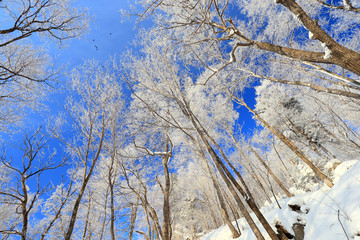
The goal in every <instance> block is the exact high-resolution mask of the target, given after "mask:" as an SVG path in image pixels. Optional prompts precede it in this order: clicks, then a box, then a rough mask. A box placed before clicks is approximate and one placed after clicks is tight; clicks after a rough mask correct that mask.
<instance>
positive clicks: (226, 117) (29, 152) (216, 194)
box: [0, 0, 360, 240]
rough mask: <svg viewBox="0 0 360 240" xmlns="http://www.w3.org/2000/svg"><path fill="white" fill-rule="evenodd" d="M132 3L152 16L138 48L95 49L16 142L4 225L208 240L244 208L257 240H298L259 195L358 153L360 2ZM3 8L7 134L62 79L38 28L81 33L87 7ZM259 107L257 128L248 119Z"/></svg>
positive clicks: (102, 235)
mask: <svg viewBox="0 0 360 240" xmlns="http://www.w3.org/2000/svg"><path fill="white" fill-rule="evenodd" d="M132 9H134V10H133V11H134V12H130V13H128V14H131V15H132V14H134V15H136V16H137V19H136V20H139V21H142V20H144V19H149V20H151V21H153V24H152V26H151V27H149V28H148V29H146V31H140V32H139V35H138V37H137V44H138V45H137V48H136V50H137V51H138V52H136V51H135V50H134V51H133V52H131V51H129V52H127V53H124V55H123V56H122V57H121V58H118V59H116V58H114V59H110V60H109V61H108V62H106V63H99V62H97V61H95V60H87V61H85V63H84V64H83V65H82V66H79V67H77V68H75V69H74V70H73V71H72V72H71V73H70V74H67V86H66V89H67V91H66V99H67V100H66V102H65V104H64V107H63V110H62V111H61V112H60V113H59V115H58V116H49V119H51V120H49V121H48V123H46V127H43V128H40V129H38V130H36V131H35V132H33V133H30V132H29V130H28V129H27V131H25V132H27V134H26V135H25V136H24V138H23V139H24V140H23V142H22V143H20V144H19V145H17V146H14V145H10V144H6V145H4V147H3V151H2V155H1V162H0V179H1V185H0V216H1V218H0V235H1V236H2V238H3V239H16V238H21V239H53V238H59V239H112V240H114V239H146V240H171V239H191V240H192V239H194V240H195V239H199V237H200V236H201V235H202V234H204V233H205V232H207V231H209V230H211V229H215V228H218V227H220V226H221V225H226V226H228V227H229V229H230V231H231V233H232V236H233V237H234V238H237V237H239V236H241V234H242V231H243V229H242V228H241V226H239V225H238V224H237V223H234V222H233V221H234V220H236V219H239V218H241V217H243V218H244V219H245V221H246V223H247V224H248V226H249V228H250V229H251V230H252V232H253V233H254V236H255V237H256V239H274V240H275V239H285V238H284V236H283V233H282V232H279V231H281V229H282V228H276V227H275V226H274V225H273V224H274V223H272V222H269V221H268V220H267V219H266V218H265V217H264V216H263V214H262V212H261V211H260V208H261V207H262V206H263V205H264V204H266V203H272V202H277V201H278V199H279V198H283V197H292V196H294V195H296V194H299V193H304V192H309V191H312V190H314V189H318V188H319V187H320V186H322V185H327V186H328V187H329V188H331V187H332V186H333V185H334V183H333V171H334V169H335V168H336V166H337V165H338V164H339V163H341V162H344V161H347V160H350V159H354V158H357V157H358V156H359V153H360V135H359V127H360V122H359V119H360V111H359V109H360V108H359V107H360V46H359V45H360V34H359V32H360V23H359V21H360V17H359V16H360V15H359V14H360V5H359V3H357V2H355V1H351V0H345V1H320V0H310V1H309V0H307V1H305V0H297V1H295V0H277V1H267V0H266V1H264V0H262V1H260V0H188V1H169V0H161V1H160V0H141V1H139V5H137V6H134V8H132ZM0 12H1V13H4V14H5V15H3V16H5V17H0V18H1V19H0V20H1V23H2V22H4V23H5V24H1V25H0V59H1V61H0V82H1V84H0V86H1V96H0V101H1V110H0V114H1V117H0V128H1V130H2V131H6V130H8V129H10V128H13V127H14V126H18V125H17V124H18V123H19V121H20V119H21V118H22V117H23V116H24V114H23V113H24V112H25V110H26V109H28V108H29V107H34V110H33V111H35V110H36V108H35V107H36V106H37V103H38V100H39V98H41V97H42V96H45V95H46V86H47V85H46V84H50V85H51V81H52V80H54V79H56V77H57V76H58V72H56V70H53V69H52V68H51V61H50V60H49V58H48V57H47V55H46V53H44V52H42V51H40V50H39V48H38V45H37V44H38V43H37V40H36V39H35V37H36V36H41V37H42V38H43V39H45V40H50V39H51V40H55V41H56V42H58V43H59V44H61V43H62V42H63V41H66V40H67V39H69V38H74V37H77V36H80V35H81V34H82V33H83V32H84V31H85V30H86V28H87V15H86V14H85V13H84V12H82V11H81V10H79V9H75V8H73V7H71V4H70V2H68V1H52V0H46V1H45V0H44V1H43V0H36V1H35V0H34V1H33V0H26V1H25V0H19V1H0ZM250 89H253V90H255V97H254V98H253V99H251V98H248V97H244V96H247V94H246V93H247V92H248V91H250ZM247 114H251V116H252V117H253V119H254V121H255V122H256V123H257V126H256V127H254V128H252V129H247V128H246V127H245V126H246V125H244V123H243V117H244V115H247ZM243 125H244V126H243ZM51 141H55V142H57V143H58V144H60V146H61V147H59V149H56V151H55V150H54V151H52V150H51V149H50V148H49V146H48V143H49V142H51ZM15 149H17V150H15ZM14 151H15V152H21V154H20V155H16V154H13V155H12V154H11V153H13V152H14ZM55 173H56V174H58V175H62V177H60V176H59V177H58V178H59V179H60V180H58V181H57V182H55V181H51V180H49V179H48V178H49V177H48V176H49V174H55ZM278 206H279V207H281V206H280V205H279V204H278ZM282 227H284V226H282ZM261 229H265V231H262V230H261ZM279 229H280V230H279Z"/></svg>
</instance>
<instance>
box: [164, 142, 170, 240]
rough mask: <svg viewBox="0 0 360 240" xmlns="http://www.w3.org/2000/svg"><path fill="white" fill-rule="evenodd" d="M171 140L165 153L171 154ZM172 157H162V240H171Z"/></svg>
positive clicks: (167, 143) (167, 155)
mask: <svg viewBox="0 0 360 240" xmlns="http://www.w3.org/2000/svg"><path fill="white" fill-rule="evenodd" d="M169 144H170V142H169V138H168V139H167V140H166V144H165V145H166V149H165V152H169ZM170 157H171V156H170V155H169V154H166V155H165V156H163V157H162V164H163V168H164V175H165V189H164V203H163V224H162V238H163V240H171V235H172V231H171V223H170V220H171V218H170V173H169V168H168V163H169V160H170Z"/></svg>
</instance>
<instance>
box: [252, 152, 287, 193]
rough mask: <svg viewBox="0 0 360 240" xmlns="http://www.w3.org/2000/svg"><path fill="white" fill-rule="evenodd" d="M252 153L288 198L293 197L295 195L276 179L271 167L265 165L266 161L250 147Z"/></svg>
mask: <svg viewBox="0 0 360 240" xmlns="http://www.w3.org/2000/svg"><path fill="white" fill-rule="evenodd" d="M250 149H251V151H252V152H253V153H254V154H255V156H256V158H257V159H258V160H259V161H260V163H261V164H262V165H263V166H264V167H265V169H266V171H267V172H268V173H269V174H270V176H271V177H272V178H273V179H274V180H275V182H276V183H277V184H278V185H279V186H280V188H281V189H282V190H283V191H284V193H285V194H286V196H288V197H292V196H293V195H292V194H291V193H290V192H289V191H288V190H287V188H286V186H285V185H284V184H283V183H282V182H281V181H280V180H279V179H278V178H277V177H276V175H275V174H274V172H273V171H272V170H271V169H270V167H269V166H268V165H267V164H266V163H265V161H264V160H263V159H262V158H261V157H260V155H259V154H258V153H257V152H256V151H255V149H253V148H252V147H251V146H250Z"/></svg>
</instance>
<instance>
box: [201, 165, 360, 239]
mask: <svg viewBox="0 0 360 240" xmlns="http://www.w3.org/2000/svg"><path fill="white" fill-rule="evenodd" d="M334 183H335V185H334V186H333V187H332V188H331V189H329V188H327V187H323V188H321V189H319V190H318V191H315V192H312V193H307V194H302V195H297V196H295V197H292V198H286V199H281V200H280V201H279V202H280V205H281V207H282V209H279V208H278V207H277V205H275V204H272V205H270V206H268V207H263V208H262V209H261V210H262V212H263V214H264V216H265V217H266V219H268V221H269V222H270V224H271V225H272V226H275V224H276V223H277V222H278V223H281V224H282V225H283V226H284V227H285V228H286V229H287V230H288V231H289V232H290V233H292V234H293V230H292V225H293V224H294V223H305V224H306V226H305V238H304V239H306V240H314V239H325V240H341V239H345V240H346V239H355V240H360V161H347V162H344V163H342V164H341V165H339V166H338V167H337V168H336V170H335V174H334ZM288 204H296V205H298V206H301V211H298V212H295V211H292V210H291V209H290V208H289V207H288ZM252 217H253V218H254V219H256V218H255V217H254V215H252ZM238 224H239V225H240V229H241V231H242V235H241V237H240V238H238V240H245V239H246V240H250V239H251V240H252V239H256V238H255V236H254V234H253V233H252V231H251V230H250V228H249V226H248V225H247V224H246V223H245V221H244V219H240V220H238ZM258 226H260V224H258ZM262 232H263V234H264V236H266V237H267V239H270V238H269V237H268V236H267V234H266V233H265V230H264V229H262ZM231 239H232V237H231V233H230V231H229V230H228V227H227V226H223V227H220V228H219V229H216V230H214V231H212V232H210V233H208V234H207V235H205V236H203V237H202V238H201V240H231Z"/></svg>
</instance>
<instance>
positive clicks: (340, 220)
mask: <svg viewBox="0 0 360 240" xmlns="http://www.w3.org/2000/svg"><path fill="white" fill-rule="evenodd" d="M338 220H339V223H340V225H341V227H342V229H343V231H344V233H345V236H346V238H347V239H348V240H350V239H349V237H348V235H347V234H346V231H345V228H344V225H343V224H342V222H341V220H340V210H338Z"/></svg>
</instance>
